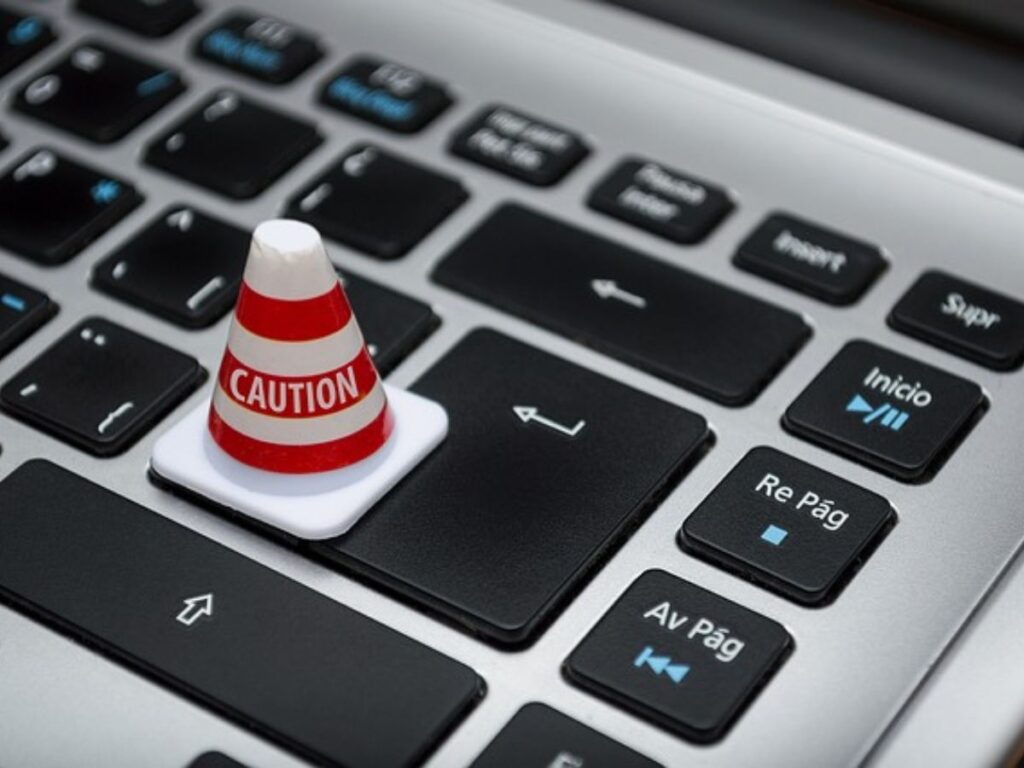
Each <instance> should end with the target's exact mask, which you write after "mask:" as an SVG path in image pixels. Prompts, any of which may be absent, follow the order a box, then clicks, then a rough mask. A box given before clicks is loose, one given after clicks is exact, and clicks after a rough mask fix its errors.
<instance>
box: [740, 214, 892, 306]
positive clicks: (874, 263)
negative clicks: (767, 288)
mask: <svg viewBox="0 0 1024 768" xmlns="http://www.w3.org/2000/svg"><path fill="white" fill-rule="evenodd" d="M734 262H735V263H736V266H738V267H740V268H742V269H745V270H747V271H749V272H753V273H754V274H756V275H760V276H761V277H765V278H768V279H769V280H774V281H775V282H777V283H781V284H782V285H785V286H788V287H790V288H793V289H794V290H797V291H800V292H802V293H806V294H808V295H809V296H813V297H814V298H816V299H820V300H821V301H826V302H828V303H830V304H840V305H842V304H851V303H853V302H854V301H856V300H857V299H859V298H860V297H861V295H862V294H863V293H864V292H865V291H866V290H867V289H868V287H869V286H870V285H871V284H872V283H873V282H874V281H875V278H877V277H878V276H879V275H880V274H881V273H882V271H883V270H884V269H885V267H886V261H885V257H884V256H883V255H882V252H881V250H880V249H879V248H878V246H875V245H872V244H870V243H866V242H864V241H862V240H858V239H856V238H854V237H850V236H849V235H845V234H843V233H841V232H836V231H834V230H832V229H827V228H825V227H822V226H821V225H819V224H813V223H811V222H809V221H805V220H804V219H799V218H797V217H795V216H790V215H789V214H784V213H775V214H772V215H771V216H769V217H768V218H766V219H765V220H764V221H762V222H761V224H759V225H758V227H757V229H755V230H754V231H753V232H752V233H751V234H750V236H749V237H748V238H747V239H746V240H744V241H743V243H742V244H740V247H739V250H737V251H736V256H735V258H734Z"/></svg>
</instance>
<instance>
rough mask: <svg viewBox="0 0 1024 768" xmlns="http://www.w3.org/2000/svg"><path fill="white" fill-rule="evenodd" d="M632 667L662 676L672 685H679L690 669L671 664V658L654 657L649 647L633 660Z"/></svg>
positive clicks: (652, 650)
mask: <svg viewBox="0 0 1024 768" xmlns="http://www.w3.org/2000/svg"><path fill="white" fill-rule="evenodd" d="M633 666H634V667H637V668H639V669H642V668H643V667H647V668H649V669H650V670H652V671H653V672H654V674H656V675H664V676H665V677H667V678H669V679H670V680H671V681H672V682H673V683H675V684H676V685H679V684H680V683H681V682H683V679H684V678H685V677H686V676H687V675H688V674H689V672H690V667H689V665H687V664H673V663H672V657H671V656H655V655H654V649H653V648H652V647H651V646H649V645H648V646H647V647H645V648H644V649H643V650H642V651H640V653H639V655H638V656H637V657H636V658H635V659H634V660H633Z"/></svg>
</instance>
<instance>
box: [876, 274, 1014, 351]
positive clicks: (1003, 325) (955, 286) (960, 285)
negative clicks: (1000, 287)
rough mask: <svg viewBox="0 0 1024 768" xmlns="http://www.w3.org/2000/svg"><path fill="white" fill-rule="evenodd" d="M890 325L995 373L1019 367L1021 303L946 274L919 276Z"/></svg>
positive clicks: (893, 312) (901, 301)
mask: <svg viewBox="0 0 1024 768" xmlns="http://www.w3.org/2000/svg"><path fill="white" fill-rule="evenodd" d="M889 325H891V326H892V327H893V328H895V329H896V330H898V331H902V332H903V333H906V334H909V335H911V336H914V337H916V338H919V339H921V340H922V341H925V342H927V343H929V344H934V345H935V346H937V347H940V348H942V349H945V350H948V351H950V352H952V353H953V354H955V355H960V356H961V357H965V358H967V359H968V360H973V361H974V362H976V363H979V364H981V365H984V366H987V367H988V368H993V369H995V370H999V371H1005V370H1010V369H1012V368H1017V367H1019V366H1020V365H1021V363H1024V302H1021V301H1019V300H1018V299H1014V298H1011V297H1010V296H1007V295H1006V294H1003V293H998V292H996V291H993V290H990V289H988V288H985V287H983V286H980V285H978V284H977V283H972V282H969V281H967V280H964V279H962V278H959V277H955V276H953V275H950V274H948V273H946V272H940V271H938V270H931V271H928V272H925V273H924V274H923V275H921V277H920V278H918V280H917V282H916V283H914V284H913V285H912V286H911V287H910V290H908V291H907V292H906V293H905V294H904V295H903V298H901V299H900V300H899V303H897V304H896V306H895V307H893V310H892V312H891V313H890V315H889Z"/></svg>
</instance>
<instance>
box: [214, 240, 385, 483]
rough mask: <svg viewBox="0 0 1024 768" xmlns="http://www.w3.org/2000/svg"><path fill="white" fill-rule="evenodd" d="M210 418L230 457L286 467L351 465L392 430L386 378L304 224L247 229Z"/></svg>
mask: <svg viewBox="0 0 1024 768" xmlns="http://www.w3.org/2000/svg"><path fill="white" fill-rule="evenodd" d="M208 425H209V430H210V435H211V436H212V437H213V439H214V441H215V442H216V443H217V445H218V446H220V448H221V449H222V450H224V451H225V452H226V453H227V454H229V455H230V456H231V457H233V458H235V459H237V460H238V461H240V462H242V463H244V464H247V465H249V466H252V467H256V468H258V469H262V470H267V471H270V472H278V473H283V474H289V475H294V474H307V473H314V472H326V471H330V470H336V469H341V468H343V467H348V466H351V465H353V464H356V463H357V462H360V461H362V460H363V459H366V458H367V457H369V456H371V455H373V454H374V453H376V452H377V451H378V450H380V448H381V447H383V446H384V444H385V443H386V442H387V440H388V438H389V436H390V435H391V433H392V430H393V428H394V417H393V415H392V411H391V408H390V407H389V405H388V399H387V395H386V394H385V389H384V385H383V383H382V382H381V379H380V376H379V375H378V373H377V369H376V367H375V366H374V363H373V359H372V358H371V357H370V354H369V352H368V351H367V348H366V344H365V343H364V341H363V335H362V332H361V331H360V329H359V323H358V321H357V320H356V318H355V316H354V315H353V314H352V308H351V306H350V305H349V302H348V298H347V297H346V295H345V291H344V289H343V288H342V285H341V282H340V281H339V280H338V276H337V275H336V274H335V271H334V268H333V267H332V266H331V263H330V261H329V259H328V258H327V253H326V251H325V250H324V246H323V243H322V242H321V240H320V235H319V233H318V232H317V231H316V230H315V229H314V228H313V227H311V226H309V225H308V224H303V223H301V222H298V221H289V220H274V221H267V222H264V223H262V224H260V225H259V226H258V227H257V228H256V230H255V232H253V238H252V245H251V247H250V250H249V259H248V262H247V263H246V267H245V273H244V276H243V282H242V287H241V291H240V293H239V297H238V305H237V307H236V309H235V315H234V319H233V321H232V324H231V330H230V332H229V335H228V343H227V349H226V350H225V352H224V359H223V362H222V363H221V367H220V374H219V376H218V381H217V386H216V388H215V390H214V394H213V398H212V400H211V402H210V411H209V419H208Z"/></svg>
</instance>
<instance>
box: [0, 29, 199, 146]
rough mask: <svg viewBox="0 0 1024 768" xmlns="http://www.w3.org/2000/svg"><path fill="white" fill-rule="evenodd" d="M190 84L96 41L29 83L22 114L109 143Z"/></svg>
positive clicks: (19, 100) (20, 102)
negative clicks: (185, 83) (186, 84)
mask: <svg viewBox="0 0 1024 768" xmlns="http://www.w3.org/2000/svg"><path fill="white" fill-rule="evenodd" d="M184 90H185V85H184V83H183V82H182V80H181V77H179V76H178V74H177V72H175V71H174V70H173V69H169V68H167V67H164V66H161V65H159V64H156V63H153V62H149V61H146V60H143V59H140V58H138V57H136V56H134V55H129V54H127V53H125V52H123V51H120V50H117V49H115V48H112V47H111V46H109V45H106V44H103V43H99V42H95V41H91V42H88V43H83V44H81V45H78V46H76V47H75V48H73V49H72V50H71V51H70V52H69V53H68V55H67V56H65V57H64V58H63V59H61V60H60V61H58V62H57V63H56V64H54V65H52V66H51V67H49V68H47V69H46V70H45V71H43V72H40V73H38V74H36V76H35V77H34V78H33V79H32V80H30V81H28V82H27V83H25V84H24V85H23V86H22V88H21V89H20V90H19V91H18V93H17V96H16V97H15V101H14V104H15V107H16V108H17V109H18V111H19V112H22V113H23V114H26V115H29V116H30V117H34V118H35V119H37V120H41V121H42V122H44V123H47V124H48V125H52V126H55V127H57V128H60V129H62V130H65V131H68V132H69V133H73V134H75V135H76V136H81V137H82V138H84V139H88V140H89V141H95V142H97V143H99V144H107V143H110V142H112V141H117V140H118V139H120V138H122V137H123V136H125V135H126V134H127V133H128V132H129V131H131V130H133V129H134V128H136V127H137V126H138V125H139V124H140V123H142V122H143V121H144V120H146V119H147V118H149V117H151V116H152V115H154V114H155V113H156V112H158V111H159V110H160V109H162V108H163V107H164V106H166V105H167V104H169V103H170V102H171V101H173V100H174V99H175V98H177V97H178V96H179V95H180V94H181V93H182V92H184Z"/></svg>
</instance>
